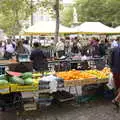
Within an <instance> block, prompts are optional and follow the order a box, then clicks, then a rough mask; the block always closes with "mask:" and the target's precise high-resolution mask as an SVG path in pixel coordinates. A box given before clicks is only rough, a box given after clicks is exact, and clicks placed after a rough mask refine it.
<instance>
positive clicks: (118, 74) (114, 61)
mask: <svg viewBox="0 0 120 120" xmlns="http://www.w3.org/2000/svg"><path fill="white" fill-rule="evenodd" d="M117 40H118V47H115V48H113V50H112V52H111V61H110V67H111V71H112V73H113V79H114V83H115V87H116V90H117V91H116V93H117V96H116V98H115V99H114V100H113V103H115V105H118V102H120V37H118V38H117Z"/></svg>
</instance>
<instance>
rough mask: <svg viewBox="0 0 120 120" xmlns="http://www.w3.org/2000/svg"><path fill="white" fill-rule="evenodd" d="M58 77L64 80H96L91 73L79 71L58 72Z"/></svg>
mask: <svg viewBox="0 0 120 120" xmlns="http://www.w3.org/2000/svg"><path fill="white" fill-rule="evenodd" d="M56 75H57V76H58V77H60V78H62V79H64V80H83V79H94V78H96V77H95V75H92V74H91V73H88V72H84V71H78V70H71V71H67V72H58V73H56Z"/></svg>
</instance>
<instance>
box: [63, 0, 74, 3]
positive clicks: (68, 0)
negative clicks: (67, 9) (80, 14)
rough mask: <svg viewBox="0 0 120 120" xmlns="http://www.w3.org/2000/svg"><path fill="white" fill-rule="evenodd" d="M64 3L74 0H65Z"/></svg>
mask: <svg viewBox="0 0 120 120" xmlns="http://www.w3.org/2000/svg"><path fill="white" fill-rule="evenodd" d="M63 2H64V3H72V2H73V0H63Z"/></svg>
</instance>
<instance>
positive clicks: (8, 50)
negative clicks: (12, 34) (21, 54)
mask: <svg viewBox="0 0 120 120" xmlns="http://www.w3.org/2000/svg"><path fill="white" fill-rule="evenodd" d="M14 52H15V45H14V44H13V43H12V41H11V40H10V39H8V40H7V43H6V44H5V54H4V58H6V59H11V58H12V55H13V53H14Z"/></svg>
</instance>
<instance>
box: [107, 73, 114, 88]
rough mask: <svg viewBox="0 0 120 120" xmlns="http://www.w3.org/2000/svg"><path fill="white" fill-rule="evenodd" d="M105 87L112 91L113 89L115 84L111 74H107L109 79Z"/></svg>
mask: <svg viewBox="0 0 120 120" xmlns="http://www.w3.org/2000/svg"><path fill="white" fill-rule="evenodd" d="M107 86H108V88H109V89H114V88H115V84H114V80H113V74H112V73H110V74H109V79H108V84H107Z"/></svg>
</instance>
